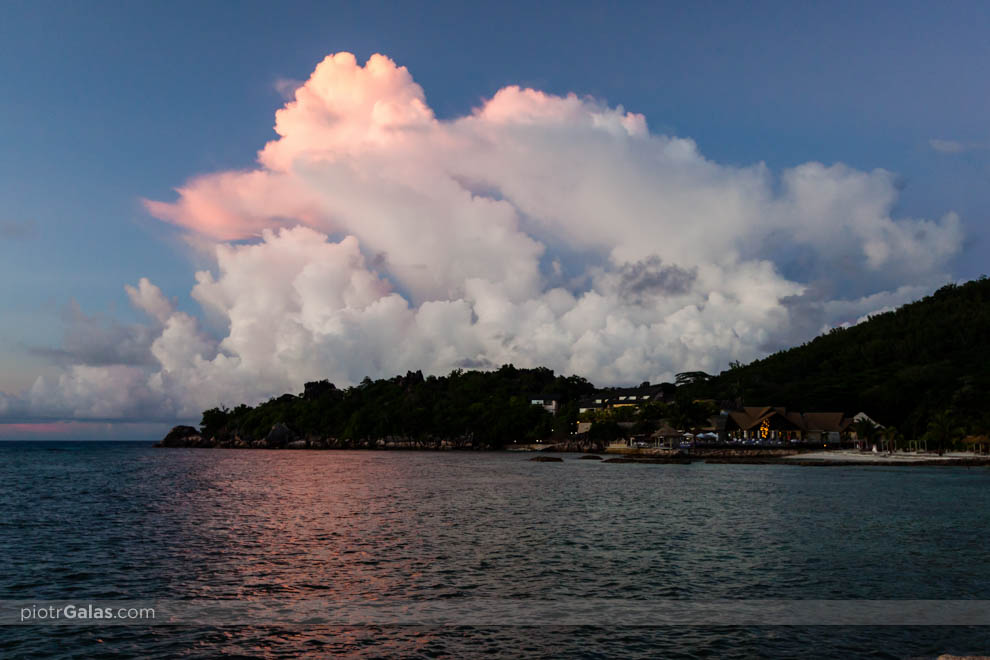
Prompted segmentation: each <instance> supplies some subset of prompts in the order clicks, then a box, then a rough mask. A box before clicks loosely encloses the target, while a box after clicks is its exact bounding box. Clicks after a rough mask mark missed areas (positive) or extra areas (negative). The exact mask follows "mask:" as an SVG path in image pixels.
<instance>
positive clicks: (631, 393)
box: [578, 383, 664, 413]
mask: <svg viewBox="0 0 990 660" xmlns="http://www.w3.org/2000/svg"><path fill="white" fill-rule="evenodd" d="M663 400H664V386H663V385H650V384H649V383H644V384H643V385H640V386H639V387H609V388H605V389H601V390H598V391H597V392H595V394H594V395H593V396H590V397H587V398H585V399H581V401H579V402H578V412H582V413H583V412H588V411H589V410H601V409H602V408H625V407H630V406H632V407H639V406H642V405H643V404H645V403H649V402H651V401H663Z"/></svg>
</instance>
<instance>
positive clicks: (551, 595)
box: [0, 442, 990, 658]
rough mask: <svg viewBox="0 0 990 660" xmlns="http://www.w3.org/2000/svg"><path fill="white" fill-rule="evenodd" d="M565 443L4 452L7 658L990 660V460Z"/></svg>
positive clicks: (0, 633) (58, 447)
mask: <svg viewBox="0 0 990 660" xmlns="http://www.w3.org/2000/svg"><path fill="white" fill-rule="evenodd" d="M560 456H561V457H563V458H564V459H565V460H564V461H563V462H562V463H538V462H531V461H529V460H528V459H529V458H530V457H531V455H530V454H519V453H508V452H504V453H499V452H418V451H322V452H316V451H288V450H282V451H267V450H221V449H153V448H151V447H150V446H149V445H148V444H144V443H70V442H66V443H52V442H33V443H10V442H8V443H0V506H2V512H3V513H2V516H0V562H2V568H0V610H3V611H0V616H2V617H3V619H2V623H3V624H4V625H0V656H2V657H4V658H7V657H55V658H83V657H92V656H94V655H110V654H114V655H116V656H117V657H135V658H155V657H176V656H189V657H211V656H222V655H232V656H239V657H300V656H315V655H323V654H329V653H341V654H349V655H353V656H361V657H445V656H449V657H475V656H482V655H484V656H488V657H502V656H515V657H526V658H528V657H545V658H557V657H588V658H609V657H643V658H646V657H668V658H676V657H684V658H695V657H713V656H714V657H720V658H733V657H739V658H749V657H844V658H849V657H872V658H887V657H889V658H909V657H912V658H913V657H935V656H937V655H939V654H942V653H953V654H957V655H965V654H971V655H973V654H977V655H978V654H984V655H985V654H990V625H975V624H979V623H981V622H982V623H984V624H986V623H990V609H987V608H986V607H985V605H986V604H987V603H990V552H988V549H990V543H988V538H990V468H961V467H916V468H903V467H900V468H878V467H857V466H848V467H799V466H786V465H708V464H704V463H693V464H690V465H639V464H606V463H602V462H601V461H594V460H580V459H579V457H578V455H560ZM52 603H70V604H74V605H75V606H76V608H77V611H78V609H79V608H86V607H87V606H89V607H92V606H94V605H95V606H96V607H97V608H99V607H100V606H102V605H104V604H108V603H113V604H114V607H116V604H119V603H123V604H124V605H126V606H129V605H134V606H135V607H138V606H144V605H147V604H150V605H151V606H154V607H155V608H156V612H155V615H156V616H155V619H154V620H140V621H138V620H133V621H120V620H116V621H112V622H111V621H101V620H92V619H89V620H87V621H85V622H83V621H80V620H79V618H78V617H77V618H75V619H74V620H71V621H69V620H66V619H65V618H64V617H63V618H61V619H59V620H57V621H56V620H51V619H41V618H39V615H38V613H37V608H39V607H40V608H44V607H47V606H49V605H51V604H52ZM919 603H920V606H923V607H927V608H928V610H925V611H923V612H921V613H920V614H918V613H917V612H916V611H915V610H914V609H912V608H915V607H917V606H919ZM214 605H215V607H213V606H214ZM970 606H972V607H970ZM25 607H27V608H30V607H35V611H34V612H32V613H31V615H30V617H29V618H28V619H27V620H24V616H23V608H25ZM974 608H975V609H974ZM981 608H982V609H981ZM974 611H975V613H974ZM958 612H963V614H958ZM966 612H968V614H965V613H966ZM981 612H983V613H985V616H984V615H982V614H981ZM940 614H941V616H940ZM967 617H968V618H967ZM961 624H967V625H961Z"/></svg>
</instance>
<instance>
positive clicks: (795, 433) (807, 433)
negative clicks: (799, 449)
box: [720, 406, 852, 444]
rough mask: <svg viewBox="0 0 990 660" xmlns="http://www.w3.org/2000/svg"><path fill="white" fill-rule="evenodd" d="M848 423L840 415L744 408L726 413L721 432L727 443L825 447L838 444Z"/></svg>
mask: <svg viewBox="0 0 990 660" xmlns="http://www.w3.org/2000/svg"><path fill="white" fill-rule="evenodd" d="M851 423H852V418H850V417H846V416H845V415H844V414H843V413H841V412H808V413H801V412H794V411H789V410H787V409H786V408H784V407H782V406H745V407H743V408H742V409H740V410H730V411H729V413H728V416H727V417H726V420H725V429H724V431H723V433H724V437H725V438H726V439H728V440H736V441H746V442H755V443H760V444H763V443H765V444H779V443H789V442H814V443H818V442H821V443H825V444H827V443H829V442H834V443H839V442H840V441H841V439H842V435H843V434H844V433H846V430H847V429H848V427H849V425H850V424H851ZM720 435H722V434H720Z"/></svg>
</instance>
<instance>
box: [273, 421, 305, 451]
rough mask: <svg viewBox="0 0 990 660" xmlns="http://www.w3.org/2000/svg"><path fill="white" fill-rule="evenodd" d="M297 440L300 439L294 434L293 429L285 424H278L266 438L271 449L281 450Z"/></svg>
mask: <svg viewBox="0 0 990 660" xmlns="http://www.w3.org/2000/svg"><path fill="white" fill-rule="evenodd" d="M297 439H298V437H297V436H296V434H295V433H293V432H292V429H290V428H289V427H288V426H286V425H285V424H284V423H283V422H278V423H277V424H275V425H274V426H272V430H271V431H269V432H268V435H267V436H265V444H266V445H267V446H268V447H269V448H270V449H280V448H282V447H285V446H286V445H288V444H289V443H290V442H293V441H295V440H297Z"/></svg>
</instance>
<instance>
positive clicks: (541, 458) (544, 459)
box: [529, 456, 564, 463]
mask: <svg viewBox="0 0 990 660" xmlns="http://www.w3.org/2000/svg"><path fill="white" fill-rule="evenodd" d="M529 460H531V461H535V462H537V463H563V462H564V459H562V458H558V457H557V456H534V457H533V458H531V459H529Z"/></svg>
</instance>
